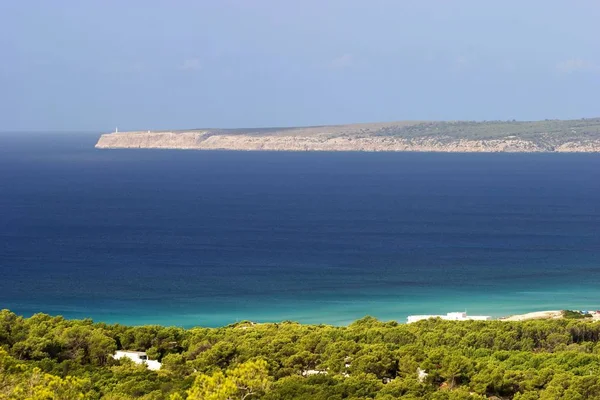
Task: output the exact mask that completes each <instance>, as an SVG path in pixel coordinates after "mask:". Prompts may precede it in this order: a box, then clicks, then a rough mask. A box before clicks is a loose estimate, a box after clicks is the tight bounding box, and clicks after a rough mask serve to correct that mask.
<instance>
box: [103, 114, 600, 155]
mask: <svg viewBox="0 0 600 400" xmlns="http://www.w3.org/2000/svg"><path fill="white" fill-rule="evenodd" d="M96 148H99V149H195V150H248V151H251V150H258V151H425V152H427V151H428V152H586V153H592V152H600V118H585V119H577V120H544V121H482V122H477V121H446V122H442V121H400V122H382V123H364V124H349V125H329V126H307V127H285V128H249V129H211V128H207V129H188V130H172V131H131V132H114V133H107V134H103V135H102V136H101V137H100V139H99V140H98V143H97V144H96Z"/></svg>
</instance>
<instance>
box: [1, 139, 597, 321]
mask: <svg viewBox="0 0 600 400" xmlns="http://www.w3.org/2000/svg"><path fill="white" fill-rule="evenodd" d="M98 136H99V134H98V133H57V132H46V133H2V134H0V308H7V309H10V310H12V311H14V312H16V313H18V314H20V315H24V316H30V315H32V314H34V313H38V312H43V313H49V314H52V315H63V316H65V317H68V318H92V319H94V320H95V321H104V322H109V323H121V324H130V325H140V324H162V325H175V326H184V327H191V326H208V327H214V326H224V325H227V324H231V323H235V322H237V321H243V320H251V321H255V322H276V321H287V320H291V321H299V322H302V323H311V324H321V323H323V324H335V325H345V324H349V323H351V322H352V321H355V320H356V319H359V318H362V317H364V316H367V315H370V316H373V317H376V318H378V319H381V320H384V321H388V320H396V321H399V322H405V321H406V317H407V316H408V315H411V314H445V313H447V312H453V311H467V313H468V314H472V315H474V314H478V315H490V316H494V317H498V316H503V315H510V314H517V313H525V312H529V311H539V310H560V309H577V310H595V309H600V155H597V154H483V153H473V154H449V153H446V154H444V153H362V152H323V153H321V152H236V151H178V150H99V149H95V148H94V144H95V142H96V140H97V139H98Z"/></svg>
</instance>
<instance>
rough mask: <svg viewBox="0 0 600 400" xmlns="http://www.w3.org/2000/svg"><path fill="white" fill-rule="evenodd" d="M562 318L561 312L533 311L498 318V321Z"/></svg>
mask: <svg viewBox="0 0 600 400" xmlns="http://www.w3.org/2000/svg"><path fill="white" fill-rule="evenodd" d="M559 318H562V311H560V310H552V311H535V312H530V313H526V314H519V315H511V316H508V317H503V318H499V320H500V321H527V320H530V319H559Z"/></svg>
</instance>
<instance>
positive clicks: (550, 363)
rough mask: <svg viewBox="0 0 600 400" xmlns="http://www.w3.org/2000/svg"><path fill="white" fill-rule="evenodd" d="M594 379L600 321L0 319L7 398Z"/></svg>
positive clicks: (421, 388) (484, 387)
mask: <svg viewBox="0 0 600 400" xmlns="http://www.w3.org/2000/svg"><path fill="white" fill-rule="evenodd" d="M116 349H127V350H143V351H146V352H147V353H148V355H149V357H150V358H156V359H159V360H160V361H161V362H162V363H163V367H162V369H161V370H159V371H157V372H153V371H149V370H147V369H146V368H145V367H144V366H139V365H135V364H133V363H131V362H130V361H128V360H120V361H116V360H114V359H112V357H111V354H113V352H114V351H115V350H116ZM418 368H420V369H422V370H425V371H426V373H427V374H428V375H427V376H426V377H424V378H422V379H419V376H418V373H417V369H418ZM309 370H313V375H310V374H307V373H306V371H309ZM315 371H321V372H322V373H316V372H315ZM303 372H304V375H309V376H303ZM599 372H600V324H597V323H592V322H588V321H583V320H568V319H562V320H544V321H527V322H502V321H485V322H484V321H471V322H451V321H441V320H430V321H422V322H419V323H415V324H410V325H404V324H398V323H397V322H380V321H378V320H376V319H374V318H370V317H366V318H363V319H361V320H358V321H356V322H354V323H353V324H351V325H350V326H347V327H333V326H327V325H318V326H315V325H301V324H297V323H293V322H284V323H277V324H253V323H249V322H246V323H238V324H235V325H231V326H228V327H224V328H193V329H182V328H175V327H160V326H140V327H127V326H122V325H107V324H103V323H93V322H92V321H91V320H66V319H64V318H62V317H51V316H48V315H44V314H36V315H34V316H32V317H30V318H22V317H20V316H17V315H15V314H14V313H12V312H10V311H8V310H4V311H1V312H0V398H3V399H76V398H86V399H100V398H103V399H134V398H141V399H185V398H187V399H213V400H219V399H244V398H245V399H268V400H279V399H334V400H335V399H387V400H391V399H422V398H424V399H483V398H486V397H485V396H487V398H493V396H495V397H496V398H501V399H520V400H524V399H528V400H531V399H541V400H549V399H569V400H573V399H598V398H600V373H599Z"/></svg>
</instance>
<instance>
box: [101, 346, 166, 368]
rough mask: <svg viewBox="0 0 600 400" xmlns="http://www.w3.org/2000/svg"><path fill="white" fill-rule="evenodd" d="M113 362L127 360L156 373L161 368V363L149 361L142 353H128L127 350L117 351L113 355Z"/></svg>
mask: <svg viewBox="0 0 600 400" xmlns="http://www.w3.org/2000/svg"><path fill="white" fill-rule="evenodd" d="M113 358H114V359H115V360H119V359H121V358H129V359H130V360H131V361H133V362H134V363H136V364H145V365H146V367H148V369H149V370H152V371H158V370H159V369H160V367H161V363H159V362H158V361H156V360H149V359H148V355H147V354H146V353H144V352H143V351H128V350H117V352H116V353H115V354H114V355H113Z"/></svg>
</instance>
